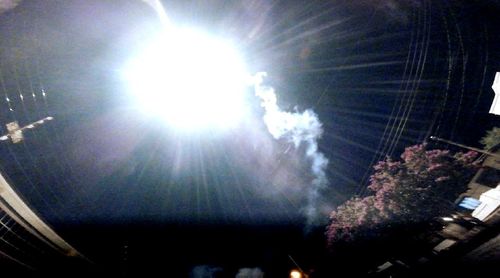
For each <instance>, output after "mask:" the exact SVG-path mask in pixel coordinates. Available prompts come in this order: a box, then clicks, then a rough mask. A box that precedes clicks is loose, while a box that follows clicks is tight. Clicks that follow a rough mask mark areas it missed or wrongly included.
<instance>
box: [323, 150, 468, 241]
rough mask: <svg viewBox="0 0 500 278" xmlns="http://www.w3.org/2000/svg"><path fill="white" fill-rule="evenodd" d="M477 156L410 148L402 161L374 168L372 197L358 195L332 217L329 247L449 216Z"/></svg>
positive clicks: (371, 188)
mask: <svg viewBox="0 0 500 278" xmlns="http://www.w3.org/2000/svg"><path fill="white" fill-rule="evenodd" d="M476 156H477V154H476V153H475V152H467V153H462V152H459V153H456V154H451V153H450V152H449V151H448V150H437V149H435V150H427V149H426V145H425V144H423V145H415V146H411V147H408V148H406V149H405V151H404V153H403V154H402V155H401V159H400V160H398V161H395V160H392V159H391V158H388V157H387V158H386V159H385V160H383V161H380V162H378V163H377V164H376V165H375V166H374V170H375V172H374V173H373V175H372V176H371V177H370V184H369V186H368V188H369V189H370V191H371V192H372V193H373V194H372V195H370V196H367V197H363V198H361V197H353V198H351V199H350V200H348V201H346V202H345V203H344V204H342V205H340V206H339V207H337V209H336V210H335V211H333V212H332V213H331V215H330V224H329V226H328V228H327V237H328V242H329V244H330V245H331V244H333V243H336V242H346V241H347V242H349V241H352V240H353V239H359V238H363V237H364V238H366V237H378V236H380V235H382V234H388V232H389V230H390V229H391V227H394V226H403V227H406V226H408V227H411V226H412V225H417V224H419V223H422V222H425V221H429V220H430V219H432V218H434V217H437V216H439V215H445V214H446V213H449V212H450V211H451V210H452V209H453V206H454V205H453V201H454V200H455V198H456V197H458V195H459V194H460V193H462V192H463V191H464V190H465V188H466V185H467V183H468V181H469V179H470V177H471V176H472V174H473V170H474V168H475V164H474V163H473V161H474V159H475V157H476Z"/></svg>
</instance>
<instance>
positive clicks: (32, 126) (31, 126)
mask: <svg viewBox="0 0 500 278" xmlns="http://www.w3.org/2000/svg"><path fill="white" fill-rule="evenodd" d="M34 127H35V126H34V125H27V126H26V128H34Z"/></svg>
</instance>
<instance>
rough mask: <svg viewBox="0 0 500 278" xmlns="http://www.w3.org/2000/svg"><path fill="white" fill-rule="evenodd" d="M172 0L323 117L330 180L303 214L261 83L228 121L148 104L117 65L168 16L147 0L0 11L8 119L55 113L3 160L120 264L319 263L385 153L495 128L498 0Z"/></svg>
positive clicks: (1, 166) (55, 212)
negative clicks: (150, 111) (330, 233)
mask: <svg viewBox="0 0 500 278" xmlns="http://www.w3.org/2000/svg"><path fill="white" fill-rule="evenodd" d="M352 2H354V3H352ZM0 3H2V1H0ZM162 3H163V4H164V6H165V7H166V11H167V13H168V14H169V16H170V17H171V20H172V21H173V22H176V23H178V24H180V25H185V26H197V27H199V28H202V29H205V30H209V31H210V32H212V33H215V34H218V35H220V36H224V37H229V38H231V39H232V40H233V41H234V42H235V43H236V44H237V45H238V47H239V49H240V50H241V52H242V53H243V54H244V55H245V58H246V63H247V65H248V67H249V70H250V71H251V72H252V73H255V72H259V71H266V72H267V73H268V78H267V79H266V84H268V85H270V86H272V87H274V88H275V90H276V93H277V95H278V103H279V105H280V107H282V109H284V110H287V111H304V110H305V109H312V110H313V111H315V112H316V113H317V114H318V117H319V120H320V121H321V122H322V124H323V130H324V133H323V136H322V138H321V140H320V141H319V149H320V151H321V152H322V153H323V154H324V155H325V156H326V157H327V158H328V160H329V165H328V167H327V177H328V180H329V184H328V186H327V188H324V189H322V190H321V192H320V193H321V194H320V195H321V196H320V197H319V198H318V199H317V200H316V201H317V204H315V205H316V206H317V208H318V211H319V214H320V216H319V217H318V220H317V222H316V223H315V224H316V225H315V226H313V227H309V226H306V225H305V223H306V217H305V215H304V207H305V204H306V203H307V196H306V194H305V193H304V192H306V191H307V190H308V187H309V186H310V184H311V181H312V179H313V176H312V173H311V171H310V167H311V165H310V164H311V161H310V160H308V159H307V158H306V157H305V156H304V152H305V150H304V149H303V148H294V147H293V145H292V144H290V143H288V142H286V141H284V140H276V139H274V138H273V137H272V136H271V135H270V134H269V133H268V132H267V130H266V127H265V124H264V122H263V121H262V116H263V113H264V112H263V110H262V108H261V107H260V103H259V100H258V99H257V98H256V97H255V96H254V95H253V91H252V90H251V89H249V90H248V92H247V99H248V105H249V107H250V109H251V111H252V115H251V116H250V117H249V118H248V119H246V120H245V122H244V123H243V124H242V125H240V126H239V127H237V128H235V129H233V130H230V131H227V132H224V133H216V132H200V133H196V132H195V133H192V134H186V133H180V132H178V131H176V130H174V129H172V128H169V127H168V126H166V125H165V124H164V123H162V122H161V121H160V120H158V119H156V118H154V117H148V116H145V115H144V114H142V113H140V112H138V111H137V109H136V107H135V106H134V103H131V101H130V96H129V95H128V94H127V93H126V83H125V82H124V80H123V78H122V77H121V75H120V73H121V70H122V68H123V66H124V64H125V62H126V60H127V59H128V57H129V56H130V55H131V53H133V52H134V51H136V49H138V48H140V47H141V46H142V45H143V44H144V43H145V42H146V41H147V40H148V39H149V37H148V35H150V34H151V33H152V32H154V31H156V30H158V28H160V23H159V21H158V19H157V17H156V15H155V13H154V11H153V10H152V9H151V8H150V7H149V6H147V5H145V4H144V3H143V2H141V1H138V0H135V1H132V0H122V1H89V0H86V1H83V0H82V1H76V0H75V1H74V0H64V1H62V0H61V1H56V0H54V1H29V0H25V1H22V2H21V3H20V4H19V5H18V6H17V7H16V8H15V9H12V10H10V11H7V12H4V13H3V14H0V38H1V40H0V70H1V75H0V77H1V79H0V81H1V84H0V85H1V87H0V118H1V119H2V123H1V126H2V127H1V129H2V132H5V128H4V125H5V123H8V122H11V121H14V120H17V121H19V123H20V124H21V125H23V124H28V123H30V122H33V121H36V120H38V119H41V118H43V117H46V116H53V117H54V118H55V120H54V121H51V122H48V123H46V124H44V125H43V126H41V127H38V128H36V129H34V130H30V131H27V132H25V140H24V141H23V142H22V143H20V144H12V143H9V142H2V143H1V144H0V170H1V171H2V174H3V175H4V177H6V179H8V180H9V181H10V182H11V184H12V185H13V186H14V187H15V188H16V190H17V191H18V192H19V193H20V195H21V196H22V197H23V198H24V199H25V200H26V202H27V203H28V204H30V206H31V207H32V208H33V209H34V210H35V211H36V212H37V213H38V214H39V215H40V216H41V217H42V218H43V219H45V220H46V221H47V223H49V224H50V225H51V226H53V227H54V229H55V230H56V231H57V232H60V234H61V235H62V236H63V237H65V238H66V239H67V240H68V241H69V242H70V243H71V244H73V245H74V246H75V247H76V248H77V249H79V250H81V251H82V253H84V254H88V256H89V257H90V258H91V259H94V260H96V261H97V262H102V264H104V265H108V266H109V268H110V269H112V271H117V272H120V271H122V272H127V273H144V271H146V270H144V269H145V268H143V266H149V268H146V269H149V270H151V269H163V268H165V269H167V268H169V269H174V270H173V271H174V273H176V275H175V276H179V277H185V276H186V273H188V272H189V271H190V269H192V268H193V267H195V266H197V265H211V266H214V267H220V268H222V269H224V270H225V271H227V272H232V273H236V271H237V269H238V268H241V267H260V268H262V269H263V270H264V272H266V275H269V276H266V277H278V276H279V275H286V274H283V273H286V271H288V269H289V268H290V267H292V266H293V265H292V264H291V262H290V259H289V257H288V255H292V256H294V257H296V258H298V260H299V261H302V262H303V263H304V264H306V265H314V263H313V262H314V259H315V258H316V257H317V256H321V254H322V252H323V249H322V248H323V242H322V239H321V236H318V235H321V234H322V232H323V231H324V227H325V225H326V223H327V222H328V213H329V212H330V211H331V210H332V209H333V208H335V206H337V205H338V204H340V203H341V202H342V201H344V200H346V199H347V198H350V197H351V196H353V195H354V194H364V193H366V190H365V188H366V185H367V181H368V177H369V175H370V173H371V166H372V165H373V163H374V162H376V161H378V160H381V159H383V158H384V157H385V156H386V155H389V156H393V157H398V155H399V154H400V153H401V151H402V150H403V148H404V147H406V146H409V145H412V144H417V143H422V142H424V141H426V139H427V138H428V137H429V136H430V135H435V136H439V137H442V138H445V139H449V140H453V141H456V142H459V143H464V144H468V145H471V146H475V147H479V146H480V145H479V144H478V140H479V139H480V138H481V137H482V136H484V134H485V132H486V130H488V129H490V128H492V127H493V126H499V125H500V121H499V119H500V118H498V116H494V115H491V114H488V110H489V106H490V105H491V101H492V100H493V96H494V94H493V91H492V90H491V84H492V82H493V78H494V75H495V72H496V71H500V56H499V53H500V47H499V46H500V35H499V34H498V32H499V31H498V26H500V19H499V17H498V14H499V13H500V6H499V5H498V4H497V3H496V2H495V1H430V0H427V1H426V0H422V1H416V0H415V1H411V0H400V1H395V0H387V1H386V0H371V1H369V0H359V1H333V0H332V1H295V0H294V1H263V0H249V1H215V0H211V1H195V0H192V1H162ZM201 47H202V46H201ZM20 95H23V97H22V98H21V96H20ZM6 98H9V100H10V101H9V102H8V101H6ZM9 108H11V110H12V111H11V110H10V109H9ZM434 145H435V146H442V145H438V144H434ZM447 147H448V146H447ZM452 149H453V148H452ZM454 150H455V149H454ZM311 231H312V232H311ZM311 234H314V236H312V235H311ZM125 246H127V247H125ZM125 249H126V250H128V251H127V252H126V253H127V255H124V254H125V251H124V250H125ZM306 254H307V255H306ZM311 254H313V255H311ZM125 259H126V263H124V260H125ZM151 271H152V270H151ZM164 271H167V270H164Z"/></svg>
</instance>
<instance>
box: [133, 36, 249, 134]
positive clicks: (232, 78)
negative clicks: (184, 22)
mask: <svg viewBox="0 0 500 278" xmlns="http://www.w3.org/2000/svg"><path fill="white" fill-rule="evenodd" d="M124 76H125V79H126V80H127V82H128V86H129V89H130V92H131V94H132V96H133V101H135V102H136V104H139V105H140V107H141V108H142V110H143V111H144V112H147V113H153V114H155V115H158V116H160V117H161V118H163V119H164V120H165V121H166V122H167V123H168V124H169V125H171V126H174V127H176V128H180V129H188V130H190V129H200V128H206V127H209V128H213V127H223V128H227V127H231V126H234V125H235V124H237V123H238V122H239V120H240V119H241V117H242V116H243V114H244V112H245V110H246V109H245V107H246V105H245V103H244V97H245V96H244V93H245V91H246V90H247V84H248V82H247V81H248V74H247V72H246V69H245V65H244V62H243V59H242V58H241V57H240V55H239V54H238V52H237V51H236V49H235V48H234V47H233V46H232V45H231V43H229V42H228V41H225V40H221V39H218V38H215V37H212V36H210V35H208V34H206V33H202V32H199V31H196V30H193V29H175V28H168V29H167V30H166V31H165V32H164V33H162V34H161V35H159V36H158V37H157V38H156V39H154V40H153V41H152V42H151V43H150V44H149V46H148V47H146V48H145V49H143V51H141V52H140V53H139V54H138V55H137V56H136V57H134V58H133V59H131V60H130V61H129V63H128V64H127V65H126V68H125V71H124Z"/></svg>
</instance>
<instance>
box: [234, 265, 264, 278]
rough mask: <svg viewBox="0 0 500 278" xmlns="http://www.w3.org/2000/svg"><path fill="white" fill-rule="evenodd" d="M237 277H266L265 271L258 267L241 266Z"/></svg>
mask: <svg viewBox="0 0 500 278" xmlns="http://www.w3.org/2000/svg"><path fill="white" fill-rule="evenodd" d="M236 278H264V272H263V271H262V270H261V269H260V268H258V267H256V268H240V270H238V273H236Z"/></svg>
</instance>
